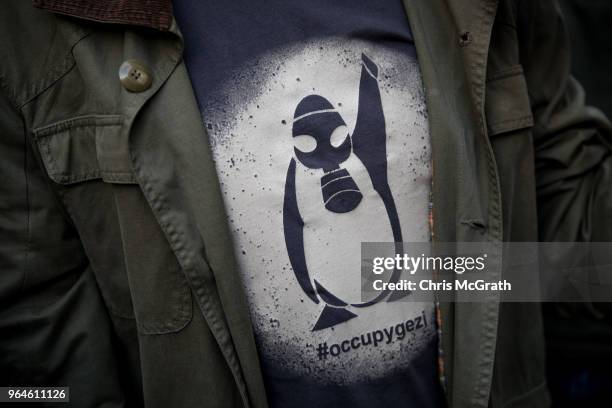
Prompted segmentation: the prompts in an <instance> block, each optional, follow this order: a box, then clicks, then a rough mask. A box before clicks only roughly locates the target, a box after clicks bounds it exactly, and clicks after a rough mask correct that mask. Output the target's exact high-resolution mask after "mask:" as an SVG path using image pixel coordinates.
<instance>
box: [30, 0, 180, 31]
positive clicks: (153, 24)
mask: <svg viewBox="0 0 612 408" xmlns="http://www.w3.org/2000/svg"><path fill="white" fill-rule="evenodd" d="M32 2H33V3H34V6H35V7H38V8H40V9H43V10H47V11H50V12H53V13H57V14H63V15H66V16H71V17H76V18H82V19H85V20H91V21H97V22H101V23H111V24H128V25H137V26H143V27H149V28H153V29H156V30H161V31H168V30H169V29H170V27H171V25H172V19H173V16H172V1H171V0H110V1H98V0H33V1H32Z"/></svg>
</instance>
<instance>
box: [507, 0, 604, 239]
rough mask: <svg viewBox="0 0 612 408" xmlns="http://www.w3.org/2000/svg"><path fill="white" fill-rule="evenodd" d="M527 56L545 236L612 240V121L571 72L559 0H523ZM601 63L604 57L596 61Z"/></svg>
mask: <svg viewBox="0 0 612 408" xmlns="http://www.w3.org/2000/svg"><path fill="white" fill-rule="evenodd" d="M518 7H519V11H518V13H517V31H518V34H519V36H520V37H521V38H520V43H521V49H520V53H521V54H520V56H521V63H522V65H523V68H524V71H525V76H526V80H527V84H528V89H529V96H530V100H531V104H532V110H533V113H534V122H535V126H534V132H533V134H534V143H535V165H536V179H537V180H536V185H537V197H538V212H539V231H540V232H539V235H540V241H555V242H556V241H567V242H595V241H612V127H611V124H610V122H609V121H608V119H607V118H606V117H605V116H604V115H603V114H602V113H601V112H600V111H599V110H597V109H595V108H592V107H589V106H587V105H586V104H585V93H584V90H583V89H582V87H581V86H580V84H579V83H578V82H577V81H576V80H575V79H574V78H573V77H572V76H571V75H570V47H569V39H568V35H567V32H566V30H565V25H564V22H563V17H562V15H561V12H560V7H559V5H558V3H557V1H556V0H521V1H520V2H519V6H518ZM593 63H594V64H596V63H597V61H593Z"/></svg>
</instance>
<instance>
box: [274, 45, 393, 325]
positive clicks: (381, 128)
mask: <svg viewBox="0 0 612 408" xmlns="http://www.w3.org/2000/svg"><path fill="white" fill-rule="evenodd" d="M338 128H342V129H344V128H346V123H345V121H344V119H343V118H342V116H341V115H340V113H339V112H338V111H337V110H336V109H335V108H334V105H333V104H332V103H331V102H329V101H328V100H327V99H326V98H324V97H323V96H320V95H308V96H306V97H304V98H303V99H302V100H301V101H300V102H299V103H298V105H297V107H296V109H295V113H294V119H293V127H292V137H293V138H296V137H298V136H303V135H307V136H310V137H312V138H313V139H314V141H315V142H316V146H315V148H314V149H313V150H311V151H303V150H300V149H299V148H298V147H294V153H295V158H292V159H291V161H290V163H289V168H288V170H287V176H286V182H285V194H284V203H283V231H284V238H285V244H286V247H287V252H288V255H289V260H290V263H291V266H292V268H293V272H294V274H295V277H296V279H297V282H298V283H299V285H300V287H301V289H302V290H303V291H304V293H305V294H306V296H307V297H308V298H309V299H310V300H311V301H312V302H314V303H316V304H319V303H320V302H321V301H322V302H323V303H324V304H325V306H324V309H323V311H322V312H321V314H320V316H319V318H318V320H317V322H316V323H315V324H314V326H313V328H312V331H317V330H322V329H326V328H329V327H333V326H335V325H337V324H339V323H342V322H345V321H348V320H350V319H352V318H355V317H357V314H356V312H355V311H356V310H357V309H359V308H363V307H367V306H371V305H373V304H375V303H378V302H380V301H382V300H384V299H385V298H386V301H393V300H396V299H397V298H398V297H402V296H403V295H396V294H391V295H389V292H386V291H383V292H381V293H379V294H377V295H376V296H375V297H374V298H373V299H369V300H367V301H365V302H364V301H362V300H361V299H360V298H359V299H346V298H343V297H342V296H340V295H339V294H338V293H336V292H337V290H333V289H330V287H329V284H328V283H326V279H325V276H326V275H327V276H330V274H331V275H333V274H334V273H337V271H335V270H327V271H325V270H312V269H313V268H309V263H311V262H309V259H307V258H308V257H307V256H306V251H305V238H304V236H305V229H308V227H309V226H308V224H307V223H306V222H305V220H304V218H303V216H302V213H301V211H300V205H299V197H298V195H299V194H298V190H299V188H298V187H297V186H296V180H297V175H296V168H297V167H298V166H304V167H306V168H308V169H310V170H313V171H314V172H315V174H316V176H319V175H320V189H321V198H322V201H321V203H320V206H322V207H324V210H325V211H327V212H328V213H332V214H335V215H334V216H335V217H351V216H352V214H355V212H356V209H358V208H359V207H360V206H361V207H364V206H367V205H371V204H364V201H366V202H368V200H369V201H372V198H369V197H375V200H376V203H382V205H383V206H384V210H385V212H386V215H387V220H379V222H387V223H388V226H389V237H388V239H387V240H391V239H392V240H393V241H394V242H395V243H396V247H397V245H398V244H397V243H401V242H402V231H401V226H400V221H399V216H398V213H397V208H396V205H395V201H394V199H393V194H392V192H391V188H390V186H389V180H388V173H387V148H386V142H387V135H386V126H385V116H384V112H383V106H382V100H381V94H380V90H379V85H378V66H377V65H376V64H375V63H374V62H373V61H372V60H371V59H370V58H368V57H367V56H366V55H365V54H363V53H362V54H361V76H360V82H359V100H358V108H357V119H356V123H355V127H354V130H353V132H352V134H348V132H347V134H346V136H344V137H343V139H342V140H341V141H340V142H339V143H333V141H332V134H334V133H335V131H336V130H337V129H338ZM352 155H354V156H355V157H356V158H357V159H358V160H357V161H358V162H359V165H360V166H361V167H362V168H364V172H365V173H366V174H367V176H368V177H369V179H370V181H371V188H372V189H373V190H374V191H373V192H372V194H364V191H363V189H364V188H368V187H369V184H368V185H367V186H364V185H361V186H360V185H358V184H357V183H356V181H355V178H354V176H353V175H351V173H350V172H349V170H348V169H347V168H346V163H347V161H348V160H349V158H350V157H351V156H352ZM367 208H370V207H367ZM351 222H354V223H359V222H362V220H360V219H359V217H356V219H354V220H351ZM334 239H335V238H333V237H332V239H330V240H331V241H333V240H334ZM342 239H350V237H348V238H342ZM342 239H340V238H338V239H337V240H338V241H340V242H338V243H337V244H338V245H339V246H340V247H341V246H342V242H341V240H342ZM396 251H397V248H396ZM310 256H316V254H314V255H313V254H311V255H310ZM319 269H322V268H319ZM352 279H359V275H358V276H356V277H355V276H353V277H352ZM398 279H399V270H395V271H393V272H392V273H391V276H390V277H389V281H391V282H394V281H397V280H398ZM404 295H405V294H404ZM349 309H351V310H353V311H351V310H349Z"/></svg>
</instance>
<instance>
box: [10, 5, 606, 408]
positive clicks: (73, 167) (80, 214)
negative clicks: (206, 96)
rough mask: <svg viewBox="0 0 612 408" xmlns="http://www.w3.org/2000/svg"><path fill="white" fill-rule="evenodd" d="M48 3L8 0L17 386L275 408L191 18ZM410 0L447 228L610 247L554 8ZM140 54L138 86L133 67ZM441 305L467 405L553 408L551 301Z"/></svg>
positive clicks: (598, 177)
mask: <svg viewBox="0 0 612 408" xmlns="http://www.w3.org/2000/svg"><path fill="white" fill-rule="evenodd" d="M35 3H37V5H38V6H39V7H38V8H35V7H33V6H32V4H31V3H29V2H27V1H24V0H10V1H6V2H4V3H3V5H2V8H1V9H0V61H1V62H0V385H46V386H52V385H58V386H70V387H71V401H72V405H73V406H75V407H99V406H104V407H122V406H128V407H132V406H141V405H145V406H147V407H196V406H198V407H242V406H244V407H254V408H264V407H266V405H267V402H266V395H265V389H264V386H263V381H262V376H261V371H260V367H259V361H258V357H257V352H256V348H255V343H254V339H253V334H252V330H251V325H250V320H249V314H248V309H247V305H246V302H245V298H244V296H243V295H242V292H241V290H240V288H241V287H242V286H241V283H240V280H239V276H238V274H237V270H236V262H235V259H234V255H233V253H232V245H231V236H230V234H229V230H228V226H227V224H226V215H225V212H224V206H223V201H222V197H221V194H220V189H219V185H218V180H217V176H216V174H215V166H214V164H213V161H212V159H211V153H210V149H209V146H208V142H207V135H206V131H205V129H204V128H203V126H202V121H201V117H200V113H199V110H198V107H197V105H196V101H195V98H194V94H193V91H192V87H191V84H190V81H189V77H188V75H187V71H186V69H185V65H184V64H183V62H182V59H181V54H182V50H183V43H182V37H181V34H180V31H179V27H177V26H176V23H175V22H174V20H173V19H172V18H171V15H170V17H169V18H168V15H167V14H164V15H163V16H161V17H159V18H157V17H158V16H156V15H155V13H154V12H153V11H151V10H149V9H146V8H144V9H140V10H139V9H137V7H132V8H130V7H129V3H130V2H129V1H117V2H107V4H106V5H102V3H105V2H98V3H96V2H94V1H89V2H88V1H82V3H83V4H89V7H85V6H83V7H82V8H80V9H79V8H78V7H74V6H72V7H70V6H69V5H66V4H73V5H74V4H75V3H78V2H75V1H61V0H55V1H47V0H37V1H36V2H35ZM64 3H66V4H64ZM133 3H135V4H144V5H146V4H152V3H156V4H157V3H163V1H162V0H156V1H142V0H140V1H134V2H133ZM96 4H97V5H96ZM126 4H127V6H126ZM405 5H406V9H407V18H408V19H409V21H410V25H411V28H412V30H413V34H414V38H415V42H416V48H417V52H418V58H419V61H420V64H421V70H422V73H423V81H424V85H425V90H426V98H427V104H428V110H429V121H430V129H431V143H432V152H433V162H434V181H433V208H434V234H435V235H434V239H436V240H439V241H445V242H453V241H478V242H482V241H487V242H491V243H494V244H495V243H499V242H502V241H537V240H538V239H541V240H569V241H579V240H606V239H607V235H606V234H607V230H608V228H607V226H610V225H612V223H611V221H612V220H611V217H610V214H612V209H611V208H610V207H611V206H612V201H611V200H610V195H611V194H612V192H611V191H610V188H611V186H612V184H611V183H610V179H611V177H612V160H611V159H610V154H611V152H612V149H611V148H610V138H611V133H610V128H609V125H608V122H607V121H606V119H605V117H603V116H602V115H601V114H600V113H599V112H598V111H596V110H593V109H590V108H587V107H585V106H584V96H583V93H582V91H581V88H580V87H579V85H578V84H577V83H576V82H575V81H574V80H573V79H572V78H571V77H570V76H569V51H568V45H567V39H566V36H565V32H564V28H563V24H562V20H561V18H560V15H559V12H558V9H557V6H556V4H555V2H554V1H552V0H551V1H549V0H515V1H512V0H499V1H498V0H405ZM105 7H106V8H111V7H116V8H117V9H118V14H117V15H119V16H120V18H113V14H112V13H111V14H104V13H99V14H95V13H94V14H92V12H95V11H96V10H97V9H104V8H105ZM122 7H123V9H121V8H122ZM102 11H104V10H102ZM115 11H117V10H115ZM143 16H145V17H147V18H148V20H147V21H149V22H151V23H150V24H147V23H143V21H144V20H143V18H142V17H143ZM130 17H133V18H134V23H133V24H132V23H131V22H130ZM92 20H96V21H92ZM145 20H146V19H145ZM132 59H133V60H138V61H140V62H141V63H142V64H143V66H144V67H146V69H147V70H148V73H149V74H150V76H151V79H152V83H151V86H150V87H148V88H146V89H144V90H142V91H140V92H129V91H127V90H126V89H125V88H124V87H123V86H122V84H121V82H120V81H119V76H118V69H119V67H120V65H121V64H122V62H123V61H125V60H132ZM536 203H538V204H539V205H538V206H537V205H536ZM538 214H539V215H538ZM488 273H489V274H490V277H491V278H492V279H495V278H499V275H500V269H499V268H491V270H490V271H489V272H488ZM535 279H537V277H534V280H535ZM442 312H443V313H442V348H443V351H444V355H443V358H444V366H445V372H444V374H445V377H446V392H447V397H448V401H449V404H450V406H452V407H456V408H468V407H470V408H471V407H487V406H491V407H541V406H546V405H547V404H548V395H547V391H546V384H545V378H544V356H543V338H542V327H541V326H542V325H541V318H540V311H539V305H537V304H502V305H500V304H499V303H498V302H496V301H495V300H494V299H492V300H491V301H490V302H483V303H455V304H444V305H443V308H442ZM407 386H409V384H407Z"/></svg>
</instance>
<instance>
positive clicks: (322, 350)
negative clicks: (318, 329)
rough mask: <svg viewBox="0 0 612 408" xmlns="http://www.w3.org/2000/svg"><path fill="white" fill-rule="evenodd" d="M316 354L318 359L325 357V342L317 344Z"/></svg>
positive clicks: (326, 352)
mask: <svg viewBox="0 0 612 408" xmlns="http://www.w3.org/2000/svg"><path fill="white" fill-rule="evenodd" d="M317 354H318V356H319V360H325V359H326V358H327V354H328V351H327V343H319V345H318V346H317Z"/></svg>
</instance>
